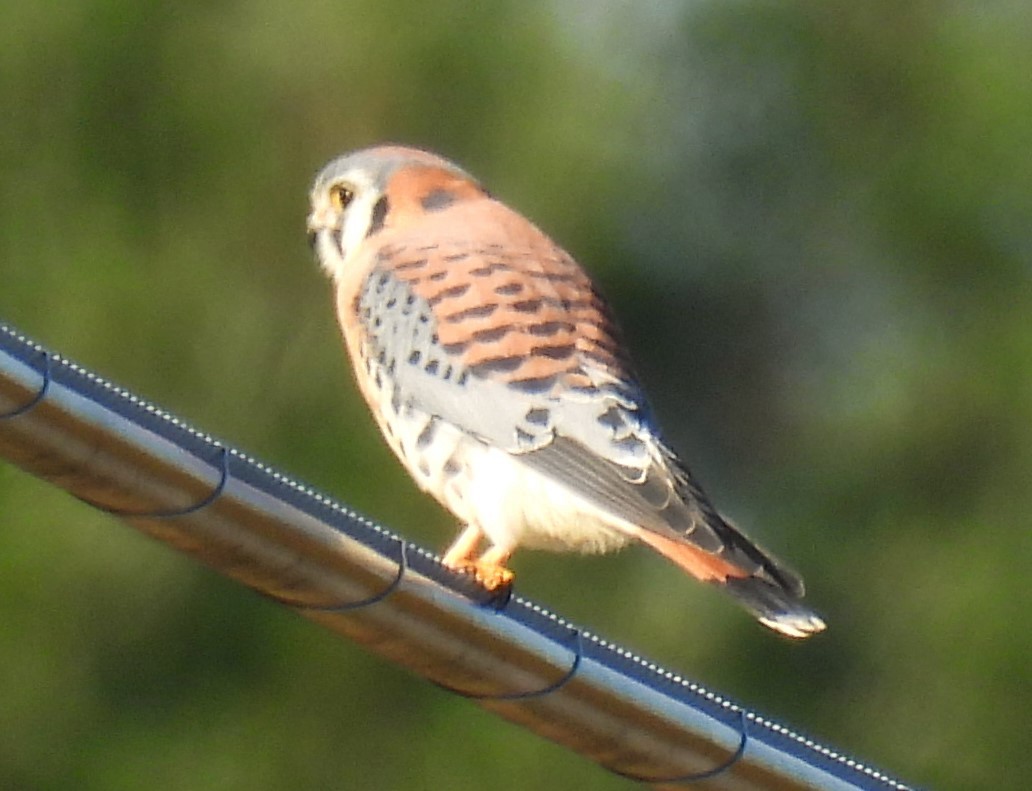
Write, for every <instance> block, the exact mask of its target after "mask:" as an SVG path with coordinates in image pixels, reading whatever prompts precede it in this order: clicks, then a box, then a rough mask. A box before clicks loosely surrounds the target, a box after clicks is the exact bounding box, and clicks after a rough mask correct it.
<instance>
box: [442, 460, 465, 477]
mask: <svg viewBox="0 0 1032 791" xmlns="http://www.w3.org/2000/svg"><path fill="white" fill-rule="evenodd" d="M461 471H462V466H461V465H460V464H459V463H458V462H457V461H455V458H454V457H452V456H449V457H448V461H446V462H445V463H444V467H443V472H444V474H445V475H447V476H448V477H449V478H450V477H452V476H453V475H458V474H459V473H460V472H461Z"/></svg>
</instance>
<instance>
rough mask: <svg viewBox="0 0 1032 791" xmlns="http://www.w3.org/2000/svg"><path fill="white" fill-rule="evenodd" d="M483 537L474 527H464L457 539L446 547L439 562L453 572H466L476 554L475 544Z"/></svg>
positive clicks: (482, 533)
mask: <svg viewBox="0 0 1032 791" xmlns="http://www.w3.org/2000/svg"><path fill="white" fill-rule="evenodd" d="M483 537H484V532H483V531H482V530H481V529H480V528H479V527H477V526H476V525H466V527H465V529H464V530H463V531H462V532H461V533H459V537H458V538H456V539H455V541H454V543H453V544H452V545H451V546H450V547H448V549H447V550H446V551H445V553H444V557H443V558H441V562H442V563H443V564H444V565H445V566H447V567H448V568H450V569H452V570H453V571H466V570H467V569H469V568H470V567H471V566H472V565H473V564H474V563H475V561H474V559H473V556H474V555H475V554H476V552H477V544H479V543H480V539H482V538H483Z"/></svg>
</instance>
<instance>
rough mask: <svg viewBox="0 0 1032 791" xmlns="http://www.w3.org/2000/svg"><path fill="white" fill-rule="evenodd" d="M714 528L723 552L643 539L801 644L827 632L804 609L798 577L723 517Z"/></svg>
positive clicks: (683, 541) (677, 540)
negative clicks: (812, 636) (801, 641)
mask: <svg viewBox="0 0 1032 791" xmlns="http://www.w3.org/2000/svg"><path fill="white" fill-rule="evenodd" d="M711 527H713V528H714V529H715V530H716V531H718V535H720V537H721V540H722V541H723V545H722V546H721V547H720V549H719V550H718V551H717V552H710V551H707V550H705V549H703V548H701V547H700V546H698V545H697V544H694V543H693V542H692V540H691V537H690V536H684V537H681V536H677V537H671V536H669V535H664V534H662V533H657V532H654V531H651V530H642V531H641V532H640V533H639V534H638V537H639V538H640V539H641V540H642V541H644V542H645V543H646V544H648V545H649V546H651V547H652V548H653V549H655V550H656V551H657V552H659V553H660V554H661V555H663V556H664V557H666V558H668V559H670V560H672V561H673V562H674V563H676V564H677V565H678V566H680V567H681V568H682V569H684V570H685V571H687V572H688V573H689V574H691V575H692V576H694V577H696V578H697V579H700V580H702V581H703V582H709V583H711V584H713V585H716V586H717V587H718V588H721V589H723V590H726V591H727V592H728V593H730V594H731V595H732V596H733V597H734V598H735V599H736V600H737V601H738V603H739V604H741V605H742V606H743V607H745V609H747V610H748V611H749V612H750V613H752V614H753V615H754V616H755V617H756V619H757V620H759V622H760V623H762V624H763V625H764V626H766V627H768V628H770V629H773V630H774V631H776V632H780V633H781V634H783V635H786V636H788V637H795V638H803V637H809V636H810V635H812V634H816V633H817V632H820V631H823V630H824V628H825V624H824V621H823V620H822V619H821V617H820V616H819V615H817V614H816V613H815V612H814V611H813V610H811V609H809V608H808V607H807V606H805V605H804V604H803V603H802V601H801V599H802V598H803V594H804V589H803V582H802V580H801V579H800V578H799V576H798V575H797V574H796V573H795V572H793V571H791V570H790V569H788V568H787V567H786V566H784V565H783V564H782V563H781V562H780V561H778V560H775V559H774V557H773V556H772V555H771V554H770V553H768V552H767V551H766V550H763V549H761V548H760V547H758V546H757V545H756V544H754V543H752V542H751V541H750V540H749V539H747V538H746V537H745V536H744V535H743V534H742V533H741V532H740V531H739V530H737V529H736V528H735V527H734V526H733V525H731V524H729V523H728V522H727V521H726V520H724V519H722V518H720V517H719V516H717V517H716V518H715V519H714V520H713V522H712V523H711Z"/></svg>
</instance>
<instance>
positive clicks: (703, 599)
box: [0, 0, 1032, 791]
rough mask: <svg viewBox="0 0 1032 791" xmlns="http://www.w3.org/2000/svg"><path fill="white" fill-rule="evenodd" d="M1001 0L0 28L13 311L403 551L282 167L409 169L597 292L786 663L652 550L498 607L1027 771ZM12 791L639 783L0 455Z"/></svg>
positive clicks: (313, 13) (1024, 448) (148, 7)
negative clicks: (370, 160)
mask: <svg viewBox="0 0 1032 791" xmlns="http://www.w3.org/2000/svg"><path fill="white" fill-rule="evenodd" d="M1030 41H1032V6H1030V5H1029V4H1027V3H1020V2H1006V1H1005V0H997V1H995V2H993V1H992V0H990V1H989V2H981V3H969V2H957V1H954V2H948V0H917V1H916V2H911V3H898V2H888V1H887V0H874V2H870V3H851V2H841V1H840V0H831V1H830V2H824V3H809V2H802V1H801V0H799V1H797V2H785V3H769V2H761V1H760V0H755V1H749V0H730V1H727V2H716V1H715V0H714V1H712V2H709V1H703V0H697V1H696V2H651V3H639V2H633V1H632V0H624V1H623V2H618V1H617V0H607V1H605V2H594V1H589V0H580V1H579V2H575V1H574V0H553V1H552V2H544V1H543V0H542V1H538V0H533V1H529V0H509V1H508V2H495V3H470V2H454V1H449V0H439V1H438V2H436V3H434V4H432V5H427V4H425V3H422V2H415V1H414V0H403V1H399V2H384V1H383V0H376V1H375V2H374V1H373V0H362V1H359V0H307V1H306V0H302V1H301V2H294V3H286V2H272V1H271V0H264V1H262V0H257V1H255V2H228V1H223V2H196V0H181V2H177V3H156V2H138V1H137V0H80V2H77V3H59V2H56V0H37V1H36V2H33V3H20V2H14V0H4V2H3V3H2V5H0V102H2V106H3V110H4V119H3V121H2V123H0V274H2V278H0V320H4V321H7V322H10V323H12V324H13V325H14V326H16V327H18V328H19V329H20V330H22V331H23V332H25V333H26V334H28V335H29V336H30V337H32V338H34V339H35V340H37V341H39V342H41V343H43V344H45V345H46V346H48V347H49V348H51V349H53V350H56V351H58V352H60V353H61V354H63V355H65V356H67V357H70V358H71V359H73V360H75V361H77V362H79V363H81V364H82V365H84V366H86V367H87V368H89V369H92V370H95V371H97V372H98V373H100V374H102V375H104V376H106V377H108V378H110V379H112V380H113V381H115V382H116V383H118V384H121V385H123V386H125V387H127V388H129V389H131V390H133V391H134V392H136V393H138V394H139V395H141V396H143V397H145V398H147V399H150V400H152V401H154V402H156V403H158V404H160V405H162V406H164V407H166V408H167V409H168V410H170V411H171V412H173V413H174V414H177V415H179V416H180V417H182V418H184V419H186V420H187V421H188V422H190V423H192V424H193V425H195V426H198V427H199V428H202V429H204V430H206V431H208V432H210V433H212V434H213V435H215V436H217V437H219V438H221V439H223V440H225V441H227V442H228V443H230V444H233V445H235V446H237V447H240V448H241V449H243V450H245V451H247V452H249V453H252V454H254V455H255V456H257V457H258V458H260V459H262V460H263V461H266V462H269V463H271V464H273V465H275V466H277V467H280V468H281V469H283V470H285V471H287V472H288V473H290V474H292V475H294V476H296V477H298V478H300V479H301V480H304V481H306V482H308V483H310V484H312V485H314V486H315V487H317V488H319V489H321V490H323V491H325V492H328V493H330V494H332V495H334V496H336V497H338V498H340V499H342V500H343V501H345V502H347V503H350V504H351V505H353V506H355V507H356V508H358V509H359V510H361V511H363V512H365V513H366V514H369V515H371V516H372V517H374V518H376V519H377V520H380V521H382V522H384V523H386V524H387V525H389V526H391V527H392V528H393V529H395V530H397V531H399V532H401V533H402V534H404V535H405V536H406V537H408V538H410V539H412V540H415V541H417V542H419V543H421V544H424V545H427V546H431V547H435V548H438V549H440V548H442V547H443V546H445V545H446V544H447V543H448V542H449V541H450V539H451V535H452V532H453V530H454V524H453V520H452V519H451V518H450V517H449V516H448V515H446V514H445V513H444V512H443V511H441V510H440V509H439V508H438V507H437V506H436V505H435V504H434V503H433V502H431V501H430V500H429V499H427V498H425V497H424V496H422V495H420V494H419V493H418V492H417V491H416V490H415V488H414V486H412V485H411V484H410V482H409V481H408V479H407V478H406V476H405V475H404V474H403V472H402V471H401V468H400V467H399V466H398V464H397V463H396V462H395V461H394V459H393V458H392V457H391V456H390V454H389V452H388V451H387V450H386V448H385V446H384V445H383V444H382V442H381V440H380V438H379V436H378V434H377V432H376V429H375V428H374V426H373V423H372V421H371V420H370V419H369V418H368V416H367V414H366V410H365V407H364V405H363V404H362V403H360V401H359V398H358V397H357V396H356V393H355V391H354V389H353V387H352V384H351V375H350V371H349V369H348V366H347V363H346V361H345V359H344V356H343V351H342V348H341V345H340V343H339V341H338V337H337V328H336V325H335V322H334V316H333V311H332V307H331V294H330V289H329V285H328V283H327V282H325V280H324V278H323V276H322V275H321V273H320V272H319V271H318V270H317V268H316V266H315V264H314V263H313V261H312V260H311V258H310V255H309V251H308V249H307V247H306V244H305V233H304V216H305V213H306V204H307V190H308V187H309V183H310V179H311V177H312V176H313V174H314V173H315V171H316V170H318V169H319V168H320V167H321V166H322V164H323V163H324V162H325V161H327V160H328V159H329V158H331V157H332V156H334V155H336V154H338V153H340V152H343V151H346V150H349V149H353V148H357V147H362V146H365V145H369V144H371V143H375V142H380V141H396V142H404V143H408V144H413V145H418V146H423V147H427V148H430V149H433V150H436V151H439V152H441V153H443V154H445V155H447V156H449V157H450V158H453V159H454V160H456V161H457V162H459V163H461V164H462V165H463V166H464V167H465V168H466V169H468V170H469V171H471V172H472V173H474V174H476V175H478V176H479V177H480V178H481V179H482V180H483V181H484V182H485V183H486V184H487V185H488V186H489V187H490V189H491V190H492V191H493V192H494V193H495V194H496V195H498V196H500V197H501V198H502V199H504V200H505V201H507V202H508V203H510V204H511V205H513V206H514V207H516V208H518V209H520V210H521V211H523V212H524V213H525V214H527V215H528V216H529V217H531V218H532V219H533V220H535V221H536V222H537V223H538V224H539V225H541V226H542V227H543V228H544V229H545V230H546V231H548V232H549V233H550V234H551V235H552V236H554V237H555V238H556V239H557V240H559V241H560V242H561V243H562V244H563V245H564V246H565V247H567V248H568V249H569V250H570V251H571V252H572V253H573V254H574V255H575V256H576V257H577V258H578V259H579V260H581V262H582V263H583V264H585V266H586V267H587V268H588V269H589V270H591V271H592V272H593V273H594V274H595V275H596V277H597V279H598V280H599V281H600V282H601V284H602V288H603V290H604V292H605V293H607V294H608V296H609V297H610V300H611V301H612V302H613V303H614V304H615V307H616V311H617V313H618V315H620V316H621V318H622V322H623V325H624V329H625V331H626V333H627V335H628V337H629V339H630V342H631V345H632V349H633V351H634V353H635V356H636V358H637V360H638V363H639V367H640V371H641V375H642V378H643V379H644V381H645V383H646V385H647V387H648V389H649V391H650V393H651V394H652V397H653V400H654V406H655V407H656V411H657V412H658V414H659V416H660V420H661V422H662V424H663V425H664V427H665V429H666V431H667V434H668V436H669V439H670V440H671V441H672V443H673V444H674V445H675V446H676V447H678V448H679V449H680V450H681V451H682V452H683V455H684V456H685V457H686V458H687V459H688V460H689V461H690V463H691V466H692V467H693V469H694V471H695V473H696V475H697V476H698V477H699V478H700V479H701V481H702V482H703V483H704V485H705V486H706V487H707V489H708V490H709V492H710V494H711V495H712V497H713V498H714V499H715V500H716V501H717V503H718V504H719V505H720V506H721V507H722V508H723V509H724V510H725V511H726V512H727V513H728V514H729V515H730V516H732V518H734V519H735V520H736V521H738V522H739V523H740V524H742V525H743V526H745V527H746V528H747V529H748V530H749V531H750V532H751V533H752V534H753V535H755V536H756V537H757V538H759V539H760V540H761V541H762V542H763V543H765V544H767V545H769V546H770V547H771V548H772V549H774V550H776V551H777V552H778V553H779V554H781V555H782V556H784V557H785V558H786V559H789V560H790V561H791V563H792V564H793V565H795V566H796V567H798V568H799V569H800V571H801V572H803V575H804V577H805V578H806V580H807V582H808V587H809V595H810V600H811V601H812V602H813V604H814V606H815V607H817V608H818V609H819V610H821V611H822V612H823V613H824V614H825V616H826V618H827V620H828V622H829V624H830V628H829V631H828V632H827V633H826V634H824V635H821V636H819V637H817V638H814V639H812V640H810V641H808V642H806V643H804V644H792V643H789V642H786V641H782V640H779V639H778V638H776V637H774V636H773V635H771V634H769V633H768V632H767V631H766V630H764V629H763V628H762V627H759V626H758V625H756V624H755V623H754V622H753V621H752V620H751V619H750V618H749V617H748V616H747V615H745V614H743V613H742V612H741V611H740V610H739V609H738V608H737V607H736V606H735V605H734V604H733V603H731V602H730V600H726V599H725V598H723V597H721V596H719V595H718V594H716V593H715V592H712V591H710V590H707V589H706V588H704V587H703V586H699V585H697V584H695V583H693V582H691V581H689V580H687V579H685V578H684V577H683V576H682V575H681V574H680V573H679V572H678V571H677V570H676V569H674V568H673V567H670V566H668V565H667V564H665V563H663V562H662V561H660V560H659V559H658V558H656V557H654V556H652V555H651V554H650V553H648V552H646V551H644V550H629V551H626V552H624V553H622V554H620V555H618V556H614V557H605V558H574V557H569V556H565V557H554V556H547V555H543V554H535V553H532V552H527V553H524V554H522V555H518V556H517V558H516V560H515V568H516V569H517V571H518V572H519V574H520V578H519V591H520V593H522V594H523V595H525V596H528V597H530V598H532V599H535V600H537V601H540V602H541V603H543V604H544V605H546V606H547V607H549V608H551V609H553V610H556V611H558V612H559V613H561V614H563V615H565V616H567V617H568V618H570V619H571V620H573V621H574V622H575V623H578V624H580V625H581V626H583V627H585V628H588V629H590V630H591V631H593V632H596V633H598V634H601V635H603V636H605V637H606V638H608V639H611V640H613V641H615V642H617V643H620V644H622V645H625V646H627V647H629V648H631V649H633V650H635V651H638V652H641V653H642V654H644V655H645V656H648V657H650V658H651V659H654V660H656V661H658V662H660V663H662V664H664V665H667V666H669V667H671V668H673V669H675V670H677V671H678V672H681V673H684V674H685V675H687V676H689V677H691V678H694V679H696V680H698V681H699V682H700V683H702V684H704V685H706V686H708V687H710V688H712V689H714V690H716V691H719V692H722V693H725V694H727V695H728V696H730V697H732V698H733V699H736V700H738V701H741V702H742V703H744V704H746V705H748V706H751V707H753V708H755V709H757V710H758V711H760V712H762V713H764V714H767V715H769V716H772V717H774V718H775V719H779V720H782V721H784V722H785V723H786V724H789V725H791V726H794V727H795V728H797V729H799V730H801V731H803V732H805V733H808V734H811V735H813V736H815V737H817V738H818V739H820V740H822V741H825V742H827V743H829V744H831V745H833V746H836V747H839V748H841V749H843V750H845V751H846V752H851V753H854V754H856V755H857V756H858V757H860V758H862V759H864V760H867V761H870V762H871V763H873V764H875V765H876V766H880V767H882V768H885V769H887V770H889V771H891V772H894V773H896V774H898V775H900V776H901V777H902V778H903V779H905V780H908V781H910V782H912V783H914V784H915V785H921V786H927V787H935V788H956V789H967V788H978V789H982V788H1018V787H1020V786H1021V783H1022V781H1021V780H1020V778H1021V777H1025V778H1026V781H1027V778H1028V776H1029V774H1030V773H1032V755H1030V754H1032V751H1030V750H1029V746H1030V745H1029V731H1030V718H1029V714H1028V704H1029V700H1030V695H1032V676H1030V670H1029V665H1030V659H1032V639H1030V628H1029V624H1028V620H1027V618H1028V614H1029V605H1030V604H1032V597H1030V594H1029V584H1028V576H1029V571H1030V570H1032V531H1030V516H1032V485H1030V484H1032V153H1030V152H1032V79H1030V75H1032V47H1030V46H1029V42H1030ZM0 514H2V521H0V733H2V734H3V735H2V737H0V787H2V788H5V789H7V788H9V789H67V788H77V789H98V790H99V789H103V790H105V791H106V790H107V789H130V788H133V789H134V788H150V789H162V790H165V789H168V790H172V789H220V790H225V789H230V790H231V789H248V790H249V791H254V790H255V789H282V788H292V789H325V788H354V787H361V788H369V789H397V788H416V789H439V788H449V789H480V788H486V787H489V788H491V789H494V790H495V791H505V790H507V789H525V788H533V787H537V788H561V787H571V786H573V785H574V784H576V787H590V788H596V789H603V790H605V789H624V788H628V787H630V784H629V783H627V782H626V781H623V780H620V779H618V778H615V777H612V776H610V775H608V774H606V773H605V772H604V771H602V770H600V769H598V768H596V767H595V766H594V765H593V764H591V763H589V762H587V761H586V760H584V759H582V758H579V757H577V756H576V755H573V754H569V753H567V752H565V751H564V750H562V749H560V748H558V747H556V746H554V745H552V744H551V743H549V742H546V741H543V740H541V739H540V738H538V737H536V736H534V735H532V734H530V733H528V732H525V731H523V730H521V729H519V728H517V727H515V726H513V725H510V724H508V723H506V722H504V721H502V720H500V719H497V718H495V717H493V716H491V715H489V714H487V713H485V712H483V711H481V710H480V709H479V708H477V707H476V706H475V705H473V704H471V703H470V702H468V701H466V700H462V699H459V698H457V697H453V696H451V695H448V694H447V693H445V692H442V691H440V690H438V689H436V688H434V687H432V686H430V685H428V684H426V683H424V682H422V681H421V680H419V679H417V678H414V677H412V676H409V675H407V674H406V673H404V672H402V671H400V670H398V669H396V668H394V667H393V666H390V665H388V664H386V663H385V662H383V661H381V660H379V659H376V658H375V657H372V656H370V655H367V654H366V653H364V652H363V651H362V650H361V649H359V648H358V647H357V646H354V645H351V644H349V643H347V642H344V641H342V640H339V639H337V638H335V637H333V636H332V635H330V634H329V633H328V632H323V631H321V630H320V629H318V628H317V627H315V626H313V625H312V624H310V623H308V622H306V621H303V620H302V619H300V618H298V617H297V616H295V615H293V614H292V613H290V612H287V611H285V610H283V609H282V608H280V607H277V606H275V605H273V604H271V603H269V602H267V601H265V600H263V599H260V598H259V597H258V596H256V595H254V594H253V593H251V592H249V591H248V590H245V589H243V588H241V587H239V586H237V585H235V584H232V583H230V582H228V581H225V580H223V579H221V578H218V577H216V576H215V575H214V574H212V573H211V572H208V571H206V570H205V569H203V568H200V567H198V566H197V565H195V564H193V563H192V562H190V561H188V560H186V559H185V558H183V557H180V556H179V555H177V554H175V553H174V552H172V551H171V550H169V549H167V548H165V547H164V546H162V545H160V544H157V543H155V542H152V541H151V540H149V539H146V538H144V537H142V536H140V535H138V534H136V533H135V532H134V531H132V530H131V529H130V528H128V527H126V526H125V525H123V524H122V523H120V522H118V521H115V520H113V519H111V518H108V517H105V516H103V515H100V514H98V513H96V512H94V511H92V510H91V509H89V508H87V507H85V506H83V505H82V504H80V503H78V502H77V501H74V500H72V499H71V498H70V497H68V496H66V495H64V494H62V493H60V492H59V491H57V490H55V489H52V488H50V487H48V486H47V485H45V484H43V483H40V482H38V481H36V480H35V479H32V478H30V477H29V476H27V475H25V474H24V473H22V472H21V471H20V470H17V469H15V468H13V467H11V466H10V465H7V464H0Z"/></svg>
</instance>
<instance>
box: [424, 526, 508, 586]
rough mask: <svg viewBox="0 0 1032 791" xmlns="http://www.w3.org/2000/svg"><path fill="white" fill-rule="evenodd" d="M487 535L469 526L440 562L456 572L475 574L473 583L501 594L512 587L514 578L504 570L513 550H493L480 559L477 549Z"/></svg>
mask: <svg viewBox="0 0 1032 791" xmlns="http://www.w3.org/2000/svg"><path fill="white" fill-rule="evenodd" d="M483 537H484V532H483V531H482V530H481V529H480V528H479V527H477V526H476V525H467V526H466V528H465V529H464V530H463V531H462V532H461V533H459V537H458V538H457V539H455V542H454V543H453V544H452V545H451V546H450V547H448V550H447V551H446V552H445V553H444V557H443V558H442V559H441V562H442V563H443V564H444V565H445V566H447V567H448V568H450V569H452V570H453V571H461V572H464V573H467V574H472V575H473V577H474V579H476V581H477V582H479V583H480V584H481V585H483V586H484V587H485V588H487V589H488V590H489V591H495V590H499V589H500V588H505V587H508V586H509V585H511V584H512V581H513V579H514V578H515V575H514V574H513V573H512V572H511V571H510V570H509V569H507V568H506V567H505V563H506V561H508V560H509V556H510V555H511V554H512V550H510V549H504V548H501V547H491V548H490V549H489V550H487V551H486V552H485V553H484V554H483V555H481V556H480V557H479V558H477V557H476V550H477V545H478V544H479V543H480V541H481V539H482V538H483Z"/></svg>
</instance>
